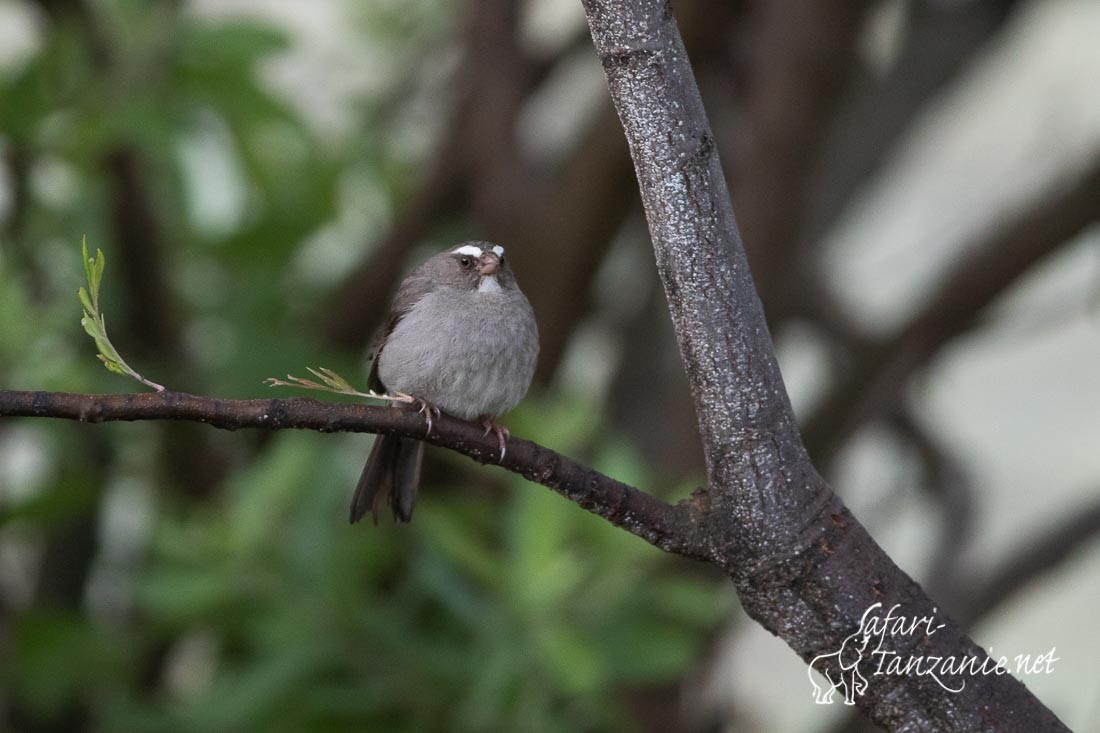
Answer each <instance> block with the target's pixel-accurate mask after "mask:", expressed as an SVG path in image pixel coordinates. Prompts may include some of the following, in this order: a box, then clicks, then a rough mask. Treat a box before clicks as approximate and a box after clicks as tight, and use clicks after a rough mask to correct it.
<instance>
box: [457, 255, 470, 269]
mask: <svg viewBox="0 0 1100 733" xmlns="http://www.w3.org/2000/svg"><path fill="white" fill-rule="evenodd" d="M459 262H460V263H461V264H462V266H463V267H469V266H470V265H471V264H473V260H471V259H470V258H469V257H463V258H462V259H460V260H459Z"/></svg>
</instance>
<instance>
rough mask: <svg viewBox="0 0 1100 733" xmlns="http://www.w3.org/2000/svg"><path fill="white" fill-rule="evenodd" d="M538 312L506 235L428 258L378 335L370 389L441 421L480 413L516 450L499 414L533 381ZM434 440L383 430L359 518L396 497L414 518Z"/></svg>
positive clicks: (366, 473) (364, 478) (397, 505)
mask: <svg viewBox="0 0 1100 733" xmlns="http://www.w3.org/2000/svg"><path fill="white" fill-rule="evenodd" d="M538 352H539V336H538V326H537V324H536V322H535V314H534V311H533V310H532V309H531V304H530V303H529V302H528V301H527V297H526V296H524V294H523V292H522V291H521V290H520V289H519V285H518V284H517V283H516V278H515V275H514V274H513V273H512V269H511V267H510V265H509V261H508V260H507V259H506V258H505V256H504V248H503V247H502V246H501V245H499V244H494V243H492V242H483V241H469V242H462V243H460V244H457V245H454V246H453V247H451V248H450V249H447V250H445V251H443V252H440V253H438V254H436V255H434V256H433V257H431V258H430V259H428V260H426V261H425V262H424V263H422V264H421V265H420V266H419V267H417V268H416V269H415V270H413V271H412V273H410V274H409V275H408V277H406V278H405V279H404V280H403V281H402V282H401V285H400V286H399V287H398V289H397V294H396V295H395V296H394V299H393V303H392V305H391V306H390V310H389V315H388V316H387V318H386V321H385V323H384V325H383V328H382V333H381V335H380V337H379V339H378V341H377V342H376V344H375V348H374V358H373V361H372V364H371V369H370V376H369V377H368V379H367V383H368V386H369V387H370V389H371V390H372V391H373V392H375V393H378V394H387V395H394V396H398V397H401V398H404V399H406V400H408V401H409V402H410V403H411V404H412V405H415V406H417V407H418V411H419V412H420V413H421V414H423V415H424V416H425V418H426V421H427V432H428V434H429V435H430V434H431V430H432V418H433V415H434V416H435V417H438V416H439V414H440V412H441V411H442V412H445V413H447V414H448V415H452V416H454V417H457V418H461V419H463V420H479V421H480V422H481V424H482V426H483V427H484V428H485V434H486V435H488V434H489V432H493V433H495V434H496V436H497V441H498V444H499V446H500V452H501V461H503V460H504V455H505V451H506V442H505V439H506V437H507V436H508V435H509V433H508V429H507V428H505V427H503V426H502V425H500V424H499V423H497V422H496V419H497V418H498V417H500V416H501V415H503V414H504V413H506V412H508V411H509V410H511V409H512V408H513V407H515V406H516V405H517V404H518V403H519V402H520V400H522V399H523V397H524V395H525V394H526V393H527V390H528V388H529V387H530V385H531V379H532V378H533V376H534V373H535V364H536V362H537V359H538ZM423 457H424V444H423V443H422V442H421V441H419V440H417V439H415V438H406V437H402V436H398V435H379V436H378V437H377V438H376V439H375V441H374V447H373V448H372V449H371V452H370V457H369V458H368V459H367V464H366V466H365V467H364V468H363V473H362V474H361V475H360V477H359V483H358V484H357V485H356V487H355V495H354V496H353V498H352V502H351V522H352V524H354V523H355V522H358V521H359V520H360V519H362V518H363V517H364V516H365V515H366V513H367V511H368V510H369V511H371V513H372V514H373V516H374V521H375V523H377V522H378V511H379V504H380V503H381V501H382V500H383V498H384V499H386V500H387V501H388V502H389V504H390V507H391V509H392V510H393V516H394V519H395V520H396V521H398V522H408V521H410V520H411V519H412V511H413V505H414V504H415V502H416V495H417V488H418V484H419V482H420V468H421V464H422V462H423Z"/></svg>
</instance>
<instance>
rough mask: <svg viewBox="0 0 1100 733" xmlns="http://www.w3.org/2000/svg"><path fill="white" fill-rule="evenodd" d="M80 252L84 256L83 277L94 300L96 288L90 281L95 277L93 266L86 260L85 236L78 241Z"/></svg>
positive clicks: (86, 241)
mask: <svg viewBox="0 0 1100 733" xmlns="http://www.w3.org/2000/svg"><path fill="white" fill-rule="evenodd" d="M80 251H81V253H82V254H83V255H84V275H85V277H87V278H88V287H89V288H91V291H92V296H93V300H94V299H95V295H96V288H95V286H94V285H92V281H93V280H95V276H94V275H93V274H92V273H93V271H94V269H95V268H94V265H93V263H92V261H91V260H90V259H89V258H88V237H87V235H85V236H84V237H83V238H82V239H81V240H80ZM88 310H90V311H92V312H93V313H94V312H95V311H96V309H95V308H89V309H88Z"/></svg>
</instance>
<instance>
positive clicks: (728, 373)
mask: <svg viewBox="0 0 1100 733" xmlns="http://www.w3.org/2000/svg"><path fill="white" fill-rule="evenodd" d="M583 4H584V8H585V12H586V14H587V16H588V21H589V26H590V28H591V31H592V37H593V41H594V42H595V46H596V51H597V53H598V54H599V57H600V60H601V61H602V63H603V67H604V70H605V72H606V75H607V81H608V87H609V89H610V91H611V96H612V99H613V101H614V103H615V107H616V109H617V110H618V112H619V116H620V119H621V121H622V123H623V127H624V129H625V131H626V137H627V141H628V143H629V145H630V151H631V156H632V157H633V159H634V165H635V168H636V172H637V176H638V181H639V184H640V188H641V194H642V202H643V205H644V206H645V211H646V217H647V219H648V222H649V229H650V234H651V237H652V240H653V248H654V253H655V255H656V260H657V267H658V270H659V273H660V276H661V280H662V282H663V284H664V288H665V294H666V296H667V298H668V302H669V308H670V311H671V314H672V320H673V323H674V326H675V328H676V333H677V338H678V340H679V345H680V351H681V356H682V357H683V361H684V365H685V367H686V369H687V373H688V377H689V380H690V382H691V387H692V394H693V397H694V401H695V409H696V413H697V416H698V420H699V430H700V433H701V435H702V439H703V444H704V451H705V456H706V463H707V474H708V481H709V489H708V492H707V493H706V495H705V496H702V497H698V498H697V499H696V504H697V505H699V506H701V507H703V508H704V510H705V513H704V515H703V516H702V517H700V521H701V522H702V526H701V527H700V528H699V529H700V530H701V531H702V532H703V542H704V544H705V546H706V549H707V551H708V553H709V556H710V560H711V561H712V562H714V563H716V564H718V565H720V566H721V567H723V568H724V569H725V570H726V571H727V572H728V573H729V574H730V576H731V577H732V578H733V581H734V583H735V585H736V587H737V590H738V593H739V595H740V598H741V601H742V604H743V606H744V607H745V609H746V611H748V613H749V614H750V615H751V616H752V617H753V618H755V619H756V620H757V621H759V622H760V623H761V624H762V625H763V626H764V627H765V628H767V629H768V630H769V631H771V632H772V633H774V634H776V635H778V636H779V637H781V638H782V639H783V640H784V641H786V642H787V643H788V644H789V645H790V646H791V648H792V649H794V650H795V651H796V652H797V653H798V654H799V655H800V656H801V657H802V658H803V659H805V660H807V661H809V660H811V659H813V658H814V657H815V656H817V655H818V654H823V653H827V652H833V651H836V650H838V649H840V648H841V645H842V643H843V641H844V639H845V638H846V637H847V636H848V635H850V634H852V633H853V632H855V631H856V630H858V628H859V623H860V618H861V616H862V614H863V612H864V611H865V610H866V609H867V608H868V607H869V606H871V605H872V604H874V603H882V604H883V607H884V608H889V607H891V606H892V605H894V604H900V609H899V612H900V613H902V614H904V615H906V616H908V617H919V616H933V617H935V618H936V619H937V621H938V622H939V623H944V624H946V625H945V626H944V627H943V628H941V629H939V630H938V631H937V632H936V633H935V634H933V635H928V636H924V637H922V638H912V637H905V636H901V637H897V638H886V639H885V640H884V641H885V645H884V650H887V649H886V647H891V646H892V648H890V649H888V651H893V652H897V653H898V654H899V655H900V656H901V657H902V658H907V657H908V656H910V655H922V656H925V657H929V656H938V657H948V656H954V657H956V658H960V657H971V656H975V655H977V656H979V657H980V658H982V659H984V656H985V655H984V653H983V651H982V650H981V649H980V648H979V647H978V646H977V645H976V644H974V642H972V641H971V640H970V639H969V638H968V637H967V636H966V634H965V633H964V632H963V631H962V629H961V628H960V627H959V625H958V624H957V623H955V622H954V621H952V620H951V619H950V618H948V617H946V616H944V615H943V614H942V613H939V612H938V610H937V609H936V608H935V604H934V602H933V601H932V600H931V599H929V598H928V597H927V596H926V595H925V594H924V593H923V591H922V590H921V589H920V587H919V586H918V585H917V584H916V583H915V582H913V581H912V580H911V579H910V578H909V577H908V576H907V575H906V574H905V573H904V572H902V571H901V570H900V569H899V568H898V567H897V566H896V565H895V564H894V563H893V562H892V561H891V560H890V558H889V557H888V556H887V555H886V554H885V553H884V552H883V551H882V549H881V548H880V547H879V546H878V545H877V544H875V542H874V540H873V539H871V537H870V536H869V535H868V534H867V532H866V530H865V529H864V528H863V527H862V526H861V525H860V524H859V523H858V522H857V521H856V520H855V518H854V517H852V516H851V514H850V513H849V512H848V510H847V509H846V508H844V506H843V505H842V504H841V502H840V500H839V499H838V498H837V497H836V496H835V495H834V494H833V493H832V491H831V490H830V488H829V487H828V486H827V485H826V484H825V482H824V481H823V480H822V479H821V478H820V477H819V476H818V474H817V472H816V471H815V470H814V468H813V466H812V465H811V463H810V461H809V458H808V456H807V454H806V451H805V449H804V447H803V444H802V441H801V438H800V436H799V433H798V430H797V428H796V426H795V421H794V417H793V413H792V411H791V407H790V404H789V402H788V399H787V395H786V390H785V388H784V386H783V381H782V377H781V376H780V374H779V368H778V366H777V364H776V360H775V354H774V349H773V346H772V342H771V338H770V336H769V334H768V329H767V326H766V324H765V321H764V313H763V308H762V307H761V304H760V301H759V299H758V297H757V295H756V290H755V288H754V286H753V282H752V276H751V274H750V273H749V270H748V266H747V263H746V258H745V253H744V248H743V247H742V244H741V240H740V236H739V234H738V232H737V226H736V224H735V222H734V217H733V210H732V208H731V206H730V201H729V194H728V192H727V190H726V185H725V179H724V177H723V174H722V169H721V165H720V163H719V160H718V156H717V153H716V150H715V145H714V140H713V137H712V133H711V130H710V126H709V123H708V122H707V117H706V113H705V111H704V110H703V105H702V101H701V99H700V96H699V91H698V87H697V86H696V83H695V79H694V77H693V75H692V70H691V66H690V64H689V62H688V59H687V55H686V53H685V51H684V46H683V43H682V41H681V39H680V35H679V32H678V30H677V27H676V23H675V20H674V18H673V15H672V8H671V6H670V5H669V4H668V3H667V2H666V1H665V0H583ZM872 671H873V667H872V669H870V670H868V674H867V675H866V676H867V678H868V680H869V681H870V685H869V688H868V689H867V691H866V692H865V693H864V694H863V695H861V696H859V697H857V704H858V705H859V706H860V707H861V708H862V709H863V710H864V711H865V712H866V713H867V714H868V715H869V716H870V717H871V718H872V719H873V720H874V721H875V722H876V723H878V724H879V725H882V726H883V727H885V728H887V729H889V730H896V731H983V730H998V731H1006V730H1013V731H1048V730H1065V728H1064V726H1062V724H1061V723H1060V722H1059V721H1058V719H1057V718H1056V717H1055V716H1054V715H1053V714H1052V713H1051V712H1050V711H1049V710H1047V709H1046V708H1045V707H1043V705H1042V704H1041V703H1039V702H1038V700H1036V699H1035V698H1034V697H1033V696H1032V695H1031V694H1030V693H1029V692H1028V691H1027V689H1026V688H1025V687H1024V686H1023V685H1022V684H1021V683H1020V682H1019V681H1017V680H1016V679H1014V678H1012V677H1009V676H1007V675H1006V676H996V675H993V676H975V677H967V678H965V679H963V678H958V679H950V678H946V679H945V682H947V684H949V686H951V687H958V686H959V685H960V684H963V683H965V684H964V686H963V689H962V690H961V691H960V692H958V693H951V692H947V691H945V690H944V689H943V688H942V687H940V686H939V685H937V684H936V683H935V682H934V681H932V680H931V679H930V678H928V677H927V676H923V677H922V676H915V675H910V676H885V675H873V674H871V672H872Z"/></svg>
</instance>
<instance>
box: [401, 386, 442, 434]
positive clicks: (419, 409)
mask: <svg viewBox="0 0 1100 733" xmlns="http://www.w3.org/2000/svg"><path fill="white" fill-rule="evenodd" d="M396 395H397V398H398V399H399V400H401V401H402V402H407V403H408V404H410V405H416V414H417V415H423V416H424V421H425V422H427V423H428V432H427V435H431V434H432V421H433V418H434V419H436V420H438V419H439V416H440V414H441V413H440V410H439V408H438V407H436V406H435V405H433V404H432V403H431V402H428V401H427V400H424V399H421V398H419V397H413V396H412V395H410V394H405V393H404V392H397V393H396Z"/></svg>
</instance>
